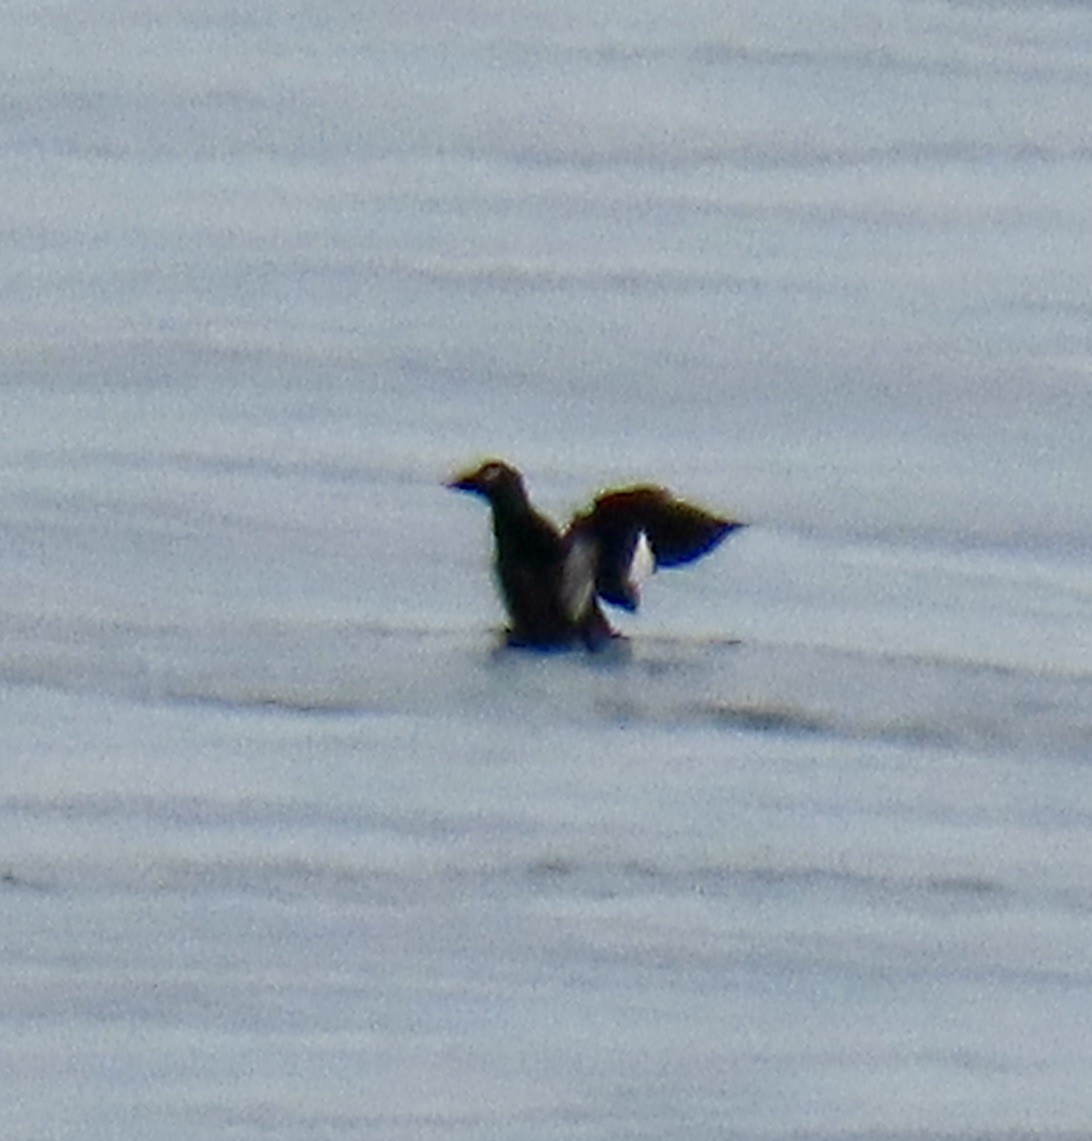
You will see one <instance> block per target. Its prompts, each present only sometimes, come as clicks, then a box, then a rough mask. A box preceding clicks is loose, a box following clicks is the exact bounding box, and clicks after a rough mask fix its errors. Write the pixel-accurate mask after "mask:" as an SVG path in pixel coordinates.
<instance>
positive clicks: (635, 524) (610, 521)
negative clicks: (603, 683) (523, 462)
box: [447, 460, 744, 650]
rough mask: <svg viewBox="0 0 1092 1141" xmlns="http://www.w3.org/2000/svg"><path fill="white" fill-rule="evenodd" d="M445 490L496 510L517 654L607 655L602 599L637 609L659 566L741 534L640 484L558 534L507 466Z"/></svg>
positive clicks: (606, 498) (613, 494)
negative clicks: (579, 648) (579, 651)
mask: <svg viewBox="0 0 1092 1141" xmlns="http://www.w3.org/2000/svg"><path fill="white" fill-rule="evenodd" d="M447 486H448V487H449V488H452V489H453V490H455V491H468V492H471V493H472V494H474V495H480V496H481V497H482V498H483V499H485V500H486V501H487V502H488V503H489V506H490V507H491V508H492V512H493V535H494V538H495V540H496V566H495V570H496V575H497V583H498V586H499V587H500V594H501V598H502V599H503V601H504V606H505V609H506V610H507V612H508V620H509V627H508V631H507V640H508V644H509V645H511V646H526V647H531V648H535V649H559V648H564V647H566V646H573V645H580V644H583V645H584V646H586V647H587V648H588V649H591V650H595V649H599V648H601V647H603V646H604V645H606V644H607V643H608V642H609V640H610V639H612V638H615V637H617V636H618V635H617V634H616V633H615V631H614V630H613V629H612V628H611V625H610V623H609V622H608V621H607V619H606V616H605V615H604V614H603V611H602V609H601V608H600V606H599V600H600V599H602V601H603V602H607V603H609V604H610V605H612V606H619V607H621V608H622V609H624V610H636V609H637V604H638V602H639V601H640V587H641V584H642V582H643V581H644V579H646V578H647V577H648V576H649V575H650V574H651V573H652V572H653V571H655V570H656V569H657V568H658V567H674V566H680V565H682V564H683V563H688V562H692V561H693V560H694V559H697V558H700V557H701V556H702V555H705V554H708V552H710V551H711V550H713V548H714V547H716V546H717V545H718V544H719V543H720V542H721V541H722V540H723V539H725V538H726V537H727V536H728V535H729V534H730V533H731V532H732V531H735V530H737V529H738V528H740V527H742V526H744V524H742V523H739V522H737V521H735V520H732V519H724V518H721V517H719V516H717V515H712V514H710V513H709V512H707V511H703V510H702V509H701V508H700V507H695V506H694V505H693V504H690V503H685V502H683V501H682V500H681V499H676V498H675V496H674V495H672V494H671V492H670V491H668V490H666V489H665V488H662V487H652V486H639V487H627V488H620V489H618V490H614V491H607V492H604V493H603V494H602V495H600V496H598V497H597V498H596V499H595V501H594V502H593V503H592V505H591V507H589V508H588V509H587V510H585V511H582V512H580V513H579V514H577V515H576V516H575V517H574V518H573V520H572V522H571V523H570V524H569V526H568V527H567V528H566V530H565V531H561V530H559V529H558V528H557V527H556V526H555V525H554V524H553V523H552V522H551V521H550V520H549V519H547V518H546V517H545V516H543V515H541V514H540V513H539V512H538V511H536V510H535V509H534V508H533V507H532V506H531V503H530V500H529V499H528V498H527V491H526V488H525V487H524V485H523V477H522V476H521V475H520V473H519V472H518V471H516V469H515V468H514V467H512V466H510V465H509V464H506V463H504V462H502V461H501V460H487V461H486V462H485V463H483V464H482V465H481V466H480V467H478V468H475V469H474V470H473V471H468V472H465V473H464V474H462V475H458V476H456V477H455V478H454V479H452V480H451V481H450V482H449V483H448V484H447Z"/></svg>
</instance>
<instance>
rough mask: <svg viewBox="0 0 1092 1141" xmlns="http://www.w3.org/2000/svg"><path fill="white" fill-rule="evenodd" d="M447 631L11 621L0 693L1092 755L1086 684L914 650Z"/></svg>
mask: <svg viewBox="0 0 1092 1141" xmlns="http://www.w3.org/2000/svg"><path fill="white" fill-rule="evenodd" d="M498 640H499V639H498V636H497V635H494V634H484V633H480V632H476V631H474V630H473V629H471V628H468V627H464V626H457V625H454V624H451V625H448V626H441V627H439V628H427V627H413V626H408V625H398V624H397V623H390V624H386V623H359V624H346V623H339V622H331V623H317V622H301V623H300V624H298V625H297V624H293V623H291V622H285V623H260V622H250V623H239V624H237V625H235V626H225V625H216V626H215V627H212V628H200V627H195V626H187V625H185V624H177V625H170V624H167V625H163V626H159V627H157V626H145V627H141V626H140V625H139V624H137V623H131V622H130V623H125V624H96V623H90V622H89V623H85V624H79V623H75V622H65V621H63V620H60V619H57V620H55V621H53V622H50V623H47V622H44V621H40V622H30V621H24V622H22V623H21V624H20V623H19V622H17V621H14V620H11V621H9V622H8V625H7V629H6V632H5V638H4V640H3V642H2V644H0V683H3V684H4V685H6V686H8V687H26V686H33V687H41V688H45V689H53V690H59V691H64V692H71V693H79V694H94V695H100V696H103V697H108V698H110V699H112V700H116V701H122V702H130V703H136V704H171V705H184V706H189V707H193V708H208V709H220V710H224V711H229V712H231V711H235V712H240V713H244V712H245V713H247V714H254V715H268V716H291V717H321V718H330V717H346V718H352V717H362V716H399V717H410V718H417V719H423V720H427V721H436V720H441V721H442V720H447V721H450V722H451V723H452V724H463V723H468V724H480V723H482V722H483V720H484V721H485V722H486V723H491V724H494V725H497V726H503V725H508V724H516V723H527V724H534V725H543V726H546V725H550V726H556V727H559V728H567V729H570V730H573V731H588V730H596V731H598V730H601V729H604V728H606V729H624V728H643V729H646V730H648V731H650V732H659V733H684V732H694V733H704V734H709V733H727V734H733V735H736V736H764V737H781V738H786V739H789V738H791V739H795V740H798V741H800V740H802V741H820V740H827V741H845V742H858V743H860V742H874V743H876V744H877V745H892V746H898V747H901V748H910V749H934V750H935V749H948V750H955V751H966V752H971V753H990V754H993V753H996V754H1013V753H1020V754H1024V755H1027V756H1033V757H1048V756H1067V757H1078V758H1087V757H1088V756H1089V755H1092V674H1089V673H1082V672H1079V671H1072V672H1064V671H1058V672H1049V671H1045V670H1043V669H1041V668H1034V667H1026V668H1024V667H1019V666H1002V665H998V664H997V663H993V662H983V661H973V660H959V659H953V658H943V657H937V656H928V655H916V654H912V653H907V654H897V653H891V652H873V651H867V650H861V649H846V648H835V647H831V646H823V645H816V644H809V645H804V644H799V645H793V644H786V643H773V642H762V641H757V640H746V641H739V640H737V639H732V638H725V637H719V636H714V637H706V636H703V635H700V634H695V635H691V636H681V637H669V636H664V635H651V636H648V637H641V636H640V635H638V636H635V637H634V638H633V639H632V640H631V641H629V642H627V643H624V644H623V645H624V650H623V651H622V652H620V653H618V654H612V655H609V656H600V655H591V656H589V655H586V654H583V653H574V654H567V655H561V656H558V655H539V654H534V653H528V652H526V651H512V650H500V649H498Z"/></svg>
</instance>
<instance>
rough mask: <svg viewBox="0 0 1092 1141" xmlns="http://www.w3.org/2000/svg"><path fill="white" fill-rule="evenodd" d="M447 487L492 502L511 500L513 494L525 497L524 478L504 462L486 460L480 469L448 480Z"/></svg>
mask: <svg viewBox="0 0 1092 1141" xmlns="http://www.w3.org/2000/svg"><path fill="white" fill-rule="evenodd" d="M445 486H447V487H449V488H450V489H451V490H452V491H469V492H470V493H471V494H472V495H480V496H482V497H483V498H484V499H488V500H489V501H490V502H494V501H496V500H497V499H505V498H509V497H511V496H512V495H513V494H514V495H516V496H519V497H522V495H523V477H522V476H521V475H520V474H519V472H518V471H516V469H515V468H514V467H512V466H511V465H510V464H506V463H505V462H504V461H503V460H486V461H485V463H483V464H482V465H481V466H480V467H477V468H474V469H473V470H472V471H466V472H463V473H462V474H461V475H457V476H455V478H454V479H451V480H448V482H447V484H446V485H445Z"/></svg>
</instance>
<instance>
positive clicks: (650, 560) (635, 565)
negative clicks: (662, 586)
mask: <svg viewBox="0 0 1092 1141" xmlns="http://www.w3.org/2000/svg"><path fill="white" fill-rule="evenodd" d="M655 573H656V556H655V555H654V554H653V553H652V545H651V543H649V541H648V536H647V535H646V534H645V533H644V531H641V532H639V533H638V535H637V542H636V543H634V544H633V555H632V556H631V557H630V560H629V573H628V574H627V575H626V585H627V586H628V587H629V589H630V593H631V594H632V596H633V604H634V605H635V606H636V604H637V600H638V599H639V598H640V597H641V587H642V586H644V585H645V583H646V582H648V580H649V579H650V578H651V577H652V576H653V575H654V574H655Z"/></svg>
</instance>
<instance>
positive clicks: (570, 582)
mask: <svg viewBox="0 0 1092 1141" xmlns="http://www.w3.org/2000/svg"><path fill="white" fill-rule="evenodd" d="M598 556H599V552H598V548H597V546H596V543H595V541H594V540H593V539H592V538H591V537H590V536H588V535H582V534H580V533H579V532H578V533H577V534H576V536H575V537H574V538H573V541H572V544H571V546H570V547H569V550H568V552H567V553H566V555H565V565H564V566H563V567H562V568H561V605H562V606H563V607H564V608H565V613H566V614H568V616H569V617H570V618H571V619H572V621H574V622H578V621H579V620H580V619H581V618H582V617H583V616H584V614H585V613H587V609H588V607H589V606H590V605H591V601H592V599H593V598H594V597H595V572H596V563H597V561H598Z"/></svg>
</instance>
